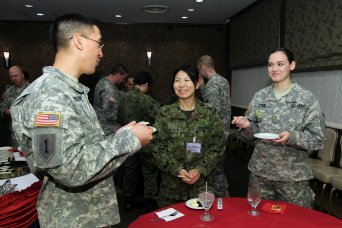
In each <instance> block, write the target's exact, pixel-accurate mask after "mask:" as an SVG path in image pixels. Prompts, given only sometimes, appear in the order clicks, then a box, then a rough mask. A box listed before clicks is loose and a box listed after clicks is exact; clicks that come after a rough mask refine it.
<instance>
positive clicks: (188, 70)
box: [173, 64, 199, 85]
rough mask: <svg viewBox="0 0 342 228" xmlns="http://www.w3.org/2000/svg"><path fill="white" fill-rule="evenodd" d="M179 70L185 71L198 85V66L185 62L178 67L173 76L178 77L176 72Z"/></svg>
mask: <svg viewBox="0 0 342 228" xmlns="http://www.w3.org/2000/svg"><path fill="white" fill-rule="evenodd" d="M179 71H184V72H185V73H186V74H187V75H188V76H189V78H190V79H191V81H192V82H193V83H194V84H195V85H196V84H197V82H198V79H199V75H198V70H197V68H196V67H193V66H191V65H188V64H183V65H180V66H178V67H177V68H176V70H175V72H174V73H173V78H175V77H176V74H177V73H178V72H179Z"/></svg>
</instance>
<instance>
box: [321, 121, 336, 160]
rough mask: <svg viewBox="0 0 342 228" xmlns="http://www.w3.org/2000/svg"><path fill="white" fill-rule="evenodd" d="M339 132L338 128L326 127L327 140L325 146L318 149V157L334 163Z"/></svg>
mask: <svg viewBox="0 0 342 228" xmlns="http://www.w3.org/2000/svg"><path fill="white" fill-rule="evenodd" d="M337 137H338V133H337V130H336V129H332V128H328V127H327V128H326V129H325V138H326V142H325V144H324V147H323V148H322V149H321V150H319V151H318V155H317V156H318V158H319V159H321V160H323V161H328V162H330V163H332V162H333V161H334V158H335V149H336V144H337Z"/></svg>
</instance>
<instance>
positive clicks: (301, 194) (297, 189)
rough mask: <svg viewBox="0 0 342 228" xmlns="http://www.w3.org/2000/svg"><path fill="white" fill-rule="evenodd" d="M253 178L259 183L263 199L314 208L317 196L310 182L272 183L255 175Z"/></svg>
mask: <svg viewBox="0 0 342 228" xmlns="http://www.w3.org/2000/svg"><path fill="white" fill-rule="evenodd" d="M251 175H253V174H251ZM253 177H255V178H257V179H258V181H259V184H260V188H261V195H262V198H263V199H266V200H274V201H284V202H289V203H292V204H296V205H298V206H302V207H306V208H312V207H313V202H314V198H315V194H314V192H313V191H312V189H311V188H310V185H309V181H271V180H267V179H265V178H262V177H259V176H255V175H253Z"/></svg>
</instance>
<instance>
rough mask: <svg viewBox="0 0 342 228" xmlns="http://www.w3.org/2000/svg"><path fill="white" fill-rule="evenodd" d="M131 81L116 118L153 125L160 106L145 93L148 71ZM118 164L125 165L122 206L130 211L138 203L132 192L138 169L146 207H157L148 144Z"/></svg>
mask: <svg viewBox="0 0 342 228" xmlns="http://www.w3.org/2000/svg"><path fill="white" fill-rule="evenodd" d="M134 83H135V86H134V87H133V88H132V89H131V90H130V91H128V92H127V93H126V94H125V96H124V97H123V99H122V102H121V103H120V105H119V111H118V120H119V122H120V123H121V124H123V125H124V124H127V123H129V122H131V121H133V120H135V121H137V122H140V121H145V122H148V123H149V124H150V125H151V126H152V125H153V124H154V120H155V118H156V116H157V113H158V111H159V109H160V105H159V103H158V102H157V101H156V100H154V99H153V98H152V97H151V96H149V95H147V94H146V93H147V92H148V90H149V89H150V88H151V86H152V83H153V80H152V76H151V75H150V74H149V73H147V72H139V73H137V75H136V76H135V79H134ZM139 158H140V159H139ZM139 160H140V161H141V166H140V161H139ZM140 167H141V169H140ZM121 168H123V169H124V170H123V179H124V182H123V191H124V195H125V210H127V211H129V210H131V209H133V208H135V207H137V206H139V202H137V201H136V200H135V199H134V196H135V193H136V192H137V183H138V177H139V173H140V171H141V170H142V174H143V177H144V204H145V211H146V212H149V211H153V210H155V209H157V203H156V198H157V195H158V180H157V179H158V173H159V169H158V167H157V166H156V164H155V160H154V157H153V155H152V152H151V151H150V148H149V146H147V147H144V148H143V149H142V150H141V151H140V152H139V154H135V155H133V156H131V157H129V158H128V159H127V160H126V161H125V162H124V164H123V166H122V167H121Z"/></svg>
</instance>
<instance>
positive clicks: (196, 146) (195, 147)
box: [186, 143, 201, 153]
mask: <svg viewBox="0 0 342 228" xmlns="http://www.w3.org/2000/svg"><path fill="white" fill-rule="evenodd" d="M186 151H189V152H191V153H201V144H200V143H187V144H186Z"/></svg>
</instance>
